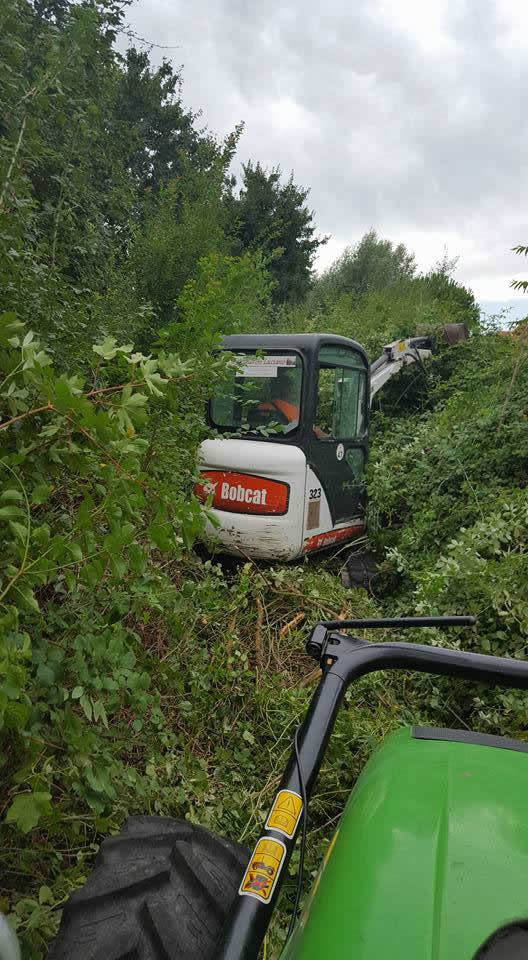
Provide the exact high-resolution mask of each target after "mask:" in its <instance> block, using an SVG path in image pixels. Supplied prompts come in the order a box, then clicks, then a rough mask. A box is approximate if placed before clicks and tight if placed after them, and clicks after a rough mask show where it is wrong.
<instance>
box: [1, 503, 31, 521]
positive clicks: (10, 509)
mask: <svg viewBox="0 0 528 960" xmlns="http://www.w3.org/2000/svg"><path fill="white" fill-rule="evenodd" d="M25 516H26V512H25V510H21V509H20V507H15V505H14V504H11V503H10V504H8V505H7V506H6V507H0V519H2V520H11V519H12V517H25Z"/></svg>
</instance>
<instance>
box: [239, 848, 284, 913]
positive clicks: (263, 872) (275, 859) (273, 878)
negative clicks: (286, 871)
mask: <svg viewBox="0 0 528 960" xmlns="http://www.w3.org/2000/svg"><path fill="white" fill-rule="evenodd" d="M285 856H286V847H285V846H284V844H283V842H282V840H272V839H271V838H270V837H264V838H263V839H261V840H259V841H258V843H257V845H256V847H255V849H254V851H253V854H252V856H251V860H250V861H249V865H248V868H247V870H246V872H245V874H244V878H243V880H242V883H241V884H240V888H239V891H238V892H239V894H241V895H243V896H246V897H255V899H256V900H263V901H264V903H267V902H268V901H269V899H270V897H271V895H272V893H273V891H274V889H275V884H276V883H277V878H278V876H279V873H280V872H281V867H282V864H283V861H284V857H285Z"/></svg>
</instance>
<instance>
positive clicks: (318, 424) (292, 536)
mask: <svg viewBox="0 0 528 960" xmlns="http://www.w3.org/2000/svg"><path fill="white" fill-rule="evenodd" d="M444 332H445V335H446V337H447V340H448V342H449V343H450V344H451V343H454V342H456V341H457V340H460V339H466V337H467V331H466V328H465V327H464V325H463V324H450V325H449V326H448V327H446V328H444ZM432 346H433V343H432V341H431V339H430V338H429V337H413V338H410V339H405V340H395V341H394V342H393V343H390V344H388V345H387V346H386V347H385V348H384V350H383V353H382V355H381V356H380V357H379V358H378V359H377V360H376V361H375V362H374V363H372V364H370V366H369V362H368V358H367V354H366V352H365V350H364V349H363V347H362V346H361V345H360V344H359V343H356V342H355V341H354V340H350V339H348V338H346V337H339V336H334V335H332V334H299V335H282V334H271V335H263V336H261V335H251V336H230V337H225V338H224V340H223V342H222V347H221V349H222V351H225V352H226V353H227V356H228V357H229V360H228V362H227V363H226V373H225V376H224V377H223V378H221V379H220V380H219V381H218V383H217V384H216V386H215V388H214V391H213V394H212V397H211V399H210V402H209V409H208V419H209V422H210V424H211V427H212V428H213V429H214V430H215V432H216V436H215V437H212V438H210V439H208V440H205V441H204V442H203V443H202V444H201V447H200V451H199V467H200V475H199V480H198V482H197V484H196V486H195V493H196V495H197V496H198V498H199V499H200V500H201V501H202V502H203V503H204V504H207V505H208V507H209V515H210V519H209V520H208V522H207V533H208V534H209V535H211V537H212V538H213V539H215V540H216V541H217V542H218V543H219V546H220V548H221V549H222V550H223V551H224V552H226V553H231V554H235V555H239V556H241V557H246V558H248V557H249V558H256V559H263V560H264V559H265V560H280V561H286V560H295V559H296V558H298V557H301V556H303V555H307V554H311V553H313V552H314V551H317V550H322V549H324V548H328V547H330V546H333V545H334V544H341V543H346V542H347V541H352V540H355V539H357V538H358V537H359V536H361V535H362V534H363V533H364V532H365V518H364V517H365V490H364V484H363V473H364V469H365V464H366V461H367V456H368V439H369V412H370V405H371V402H372V398H373V397H374V396H375V395H376V393H377V392H378V390H380V389H381V387H382V386H383V385H384V384H385V383H387V381H388V380H390V379H391V378H392V377H393V376H394V375H395V374H397V373H398V372H399V371H400V370H401V369H402V368H403V367H404V366H407V365H408V364H410V363H416V362H419V363H422V362H423V361H424V360H425V359H426V358H427V357H429V356H431V352H432Z"/></svg>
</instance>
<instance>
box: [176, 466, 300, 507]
mask: <svg viewBox="0 0 528 960" xmlns="http://www.w3.org/2000/svg"><path fill="white" fill-rule="evenodd" d="M194 492H195V494H196V496H197V497H198V499H199V500H201V501H202V503H205V502H206V500H207V499H208V497H212V505H213V507H214V508H215V509H216V510H229V511H230V512H231V513H257V514H261V515H266V516H270V515H273V516H281V515H282V514H284V513H286V512H287V510H288V500H289V496H290V487H289V484H287V483H283V482H282V481H280V480H268V479H267V478H266V477H258V476H254V475H253V474H250V473H234V472H233V471H231V470H204V471H202V473H201V474H200V479H199V481H198V483H196V484H195V486H194Z"/></svg>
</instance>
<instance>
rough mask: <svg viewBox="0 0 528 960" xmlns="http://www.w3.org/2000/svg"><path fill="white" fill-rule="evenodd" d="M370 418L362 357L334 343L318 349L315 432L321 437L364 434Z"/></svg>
mask: <svg viewBox="0 0 528 960" xmlns="http://www.w3.org/2000/svg"><path fill="white" fill-rule="evenodd" d="M366 418H367V373H366V368H365V364H364V361H363V357H362V356H361V354H360V353H357V352H356V351H355V350H351V349H350V348H348V347H341V346H339V345H335V344H328V345H327V346H322V347H321V349H320V351H319V377H318V384H317V404H316V416H315V424H314V433H315V435H316V436H317V437H318V438H319V439H320V440H354V439H358V438H360V437H362V436H363V435H364V433H365V429H366V422H367V420H366Z"/></svg>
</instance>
